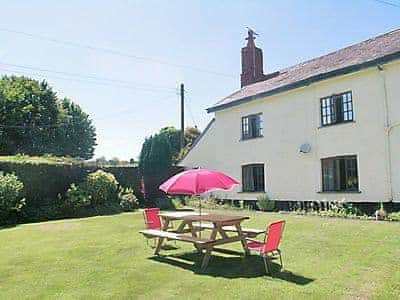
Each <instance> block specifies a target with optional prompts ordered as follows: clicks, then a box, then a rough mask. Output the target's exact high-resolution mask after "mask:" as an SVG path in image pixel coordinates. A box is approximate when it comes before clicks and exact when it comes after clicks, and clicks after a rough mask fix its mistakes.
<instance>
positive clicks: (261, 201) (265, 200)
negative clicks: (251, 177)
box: [257, 194, 275, 211]
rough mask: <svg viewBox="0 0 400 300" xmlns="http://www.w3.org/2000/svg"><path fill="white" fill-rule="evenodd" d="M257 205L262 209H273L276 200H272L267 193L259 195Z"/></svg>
mask: <svg viewBox="0 0 400 300" xmlns="http://www.w3.org/2000/svg"><path fill="white" fill-rule="evenodd" d="M257 207H258V209H259V210H262V211H273V210H274V209H275V201H273V200H271V199H270V198H269V196H268V195H267V194H264V195H262V196H259V197H257Z"/></svg>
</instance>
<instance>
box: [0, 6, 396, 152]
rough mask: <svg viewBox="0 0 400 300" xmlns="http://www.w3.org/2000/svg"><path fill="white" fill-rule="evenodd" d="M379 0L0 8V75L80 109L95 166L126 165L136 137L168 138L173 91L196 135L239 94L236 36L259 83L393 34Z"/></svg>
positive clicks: (392, 12) (389, 13) (174, 117)
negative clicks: (163, 133)
mask: <svg viewBox="0 0 400 300" xmlns="http://www.w3.org/2000/svg"><path fill="white" fill-rule="evenodd" d="M389 1H390V2H392V3H394V5H388V4H384V3H382V2H379V1H376V0H354V1H345V0H341V1H339V0H319V1H293V0H279V1H228V0H225V1H211V0H209V1H188V0H186V1H166V0H165V1H149V0H147V1H144V0H142V1H122V0H114V1H77V0H69V1H66V0H65V1H50V0H48V1H44V0H42V1H41V0H36V1H22V0H13V1H11V0H8V1H2V4H1V10H0V20H1V23H0V74H1V75H3V74H12V73H14V74H23V75H28V76H30V77H33V78H36V79H46V80H47V81H48V82H49V83H50V84H51V85H52V86H53V88H54V90H55V91H57V93H58V95H59V96H61V97H64V96H67V97H69V98H71V99H72V100H73V101H75V102H77V103H78V104H79V105H81V106H82V107H83V109H84V110H85V111H86V112H88V113H89V114H90V116H91V118H92V119H93V121H94V124H95V126H96V128H97V135H98V146H97V149H96V157H98V156H102V155H105V156H106V157H108V158H111V157H113V156H117V157H119V158H122V159H129V158H131V157H134V158H136V157H137V156H138V153H139V152H140V148H141V144H142V142H143V140H144V138H145V137H146V136H148V135H150V134H152V133H154V132H156V131H158V130H159V129H160V128H161V127H163V126H167V125H173V126H176V127H179V100H178V96H177V95H176V88H177V86H178V84H179V83H180V82H184V83H185V86H186V89H187V91H188V93H187V102H188V106H189V108H190V110H189V108H188V110H187V113H186V116H187V118H186V123H187V125H194V124H197V125H198V126H199V128H200V129H203V128H204V127H205V126H206V124H207V123H208V121H209V120H210V119H211V118H212V115H209V114H207V113H206V112H205V108H206V107H208V106H210V105H211V104H213V103H214V102H216V101H218V100H219V99H221V98H223V97H224V96H226V95H228V94H230V93H232V92H233V91H235V90H236V89H238V88H239V87H240V48H241V47H243V46H244V43H245V41H244V37H245V35H246V29H245V27H246V26H250V27H252V28H253V29H255V31H256V32H258V33H259V34H260V36H259V37H258V39H257V40H256V44H257V46H258V47H261V48H262V49H263V51H264V71H265V72H266V73H267V72H272V71H274V70H278V69H280V68H283V67H286V66H290V65H293V64H296V63H299V62H301V61H304V60H306V59H310V58H313V57H316V56H320V55H323V54H326V53H328V52H331V51H334V50H337V49H339V48H342V47H345V46H348V45H350V44H353V43H356V42H360V41H362V40H365V39H368V38H370V37H373V36H375V35H378V34H381V33H384V32H387V31H390V30H393V29H396V28H399V27H400V0H388V2H389ZM16 32H24V33H28V34H30V35H27V34H22V33H16ZM51 39H53V41H52V40H51ZM54 39H55V41H54ZM61 41H63V42H72V43H63V42H61ZM84 45H86V46H88V47H83V46H84ZM93 48H96V49H93ZM100 49H111V50H114V51H116V52H117V53H116V52H111V51H108V52H107V51H103V50H100ZM120 53H122V54H123V55H120ZM178 65H180V66H178ZM181 65H183V66H184V67H182V66H181ZM22 67H24V68H22ZM44 69H45V70H50V71H57V72H62V73H54V72H46V71H44ZM199 69H201V70H199ZM65 73H73V74H68V75H67V74H65ZM215 73H218V74H215ZM94 77H96V78H94ZM99 78H101V79H99ZM104 79H107V80H104ZM121 81H123V82H121Z"/></svg>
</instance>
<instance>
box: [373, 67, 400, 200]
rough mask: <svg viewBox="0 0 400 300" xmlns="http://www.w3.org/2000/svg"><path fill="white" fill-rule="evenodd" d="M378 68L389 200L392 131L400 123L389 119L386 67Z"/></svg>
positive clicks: (390, 198)
mask: <svg viewBox="0 0 400 300" xmlns="http://www.w3.org/2000/svg"><path fill="white" fill-rule="evenodd" d="M377 68H378V70H379V72H380V74H381V75H382V82H383V106H384V114H385V126H384V128H385V134H386V138H387V143H386V146H387V162H386V170H387V178H388V185H389V201H393V182H392V153H391V143H390V142H391V141H390V133H391V131H392V129H393V128H395V127H397V126H399V125H400V123H397V124H392V125H390V119H389V102H388V93H387V85H386V73H385V69H384V68H383V66H382V65H377Z"/></svg>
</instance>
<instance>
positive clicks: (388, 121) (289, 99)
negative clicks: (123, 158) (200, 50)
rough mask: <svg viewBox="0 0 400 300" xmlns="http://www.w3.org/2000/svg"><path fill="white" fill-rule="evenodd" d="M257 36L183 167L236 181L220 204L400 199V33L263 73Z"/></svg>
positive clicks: (220, 194)
mask: <svg viewBox="0 0 400 300" xmlns="http://www.w3.org/2000/svg"><path fill="white" fill-rule="evenodd" d="M254 39H255V37H254V35H253V32H252V31H249V35H248V37H247V45H246V47H244V48H243V49H242V74H241V86H242V87H241V89H240V90H238V91H237V92H235V93H233V94H232V95H230V96H228V97H226V98H224V99H222V100H221V101H219V102H217V103H216V104H215V105H213V106H211V107H210V108H208V109H207V110H208V112H209V113H214V118H213V120H212V121H211V122H210V123H209V125H208V126H207V128H206V130H205V131H204V132H203V134H202V136H201V137H200V138H199V139H198V140H197V141H196V143H195V144H194V146H193V147H192V149H191V150H190V151H189V153H188V154H187V155H186V157H185V158H184V159H183V160H182V161H181V165H182V166H184V167H186V168H195V167H201V168H210V169H217V170H220V171H223V172H226V173H227V174H230V175H231V176H233V177H234V178H236V179H238V180H240V182H241V184H240V186H238V187H237V188H235V189H233V190H232V191H229V192H218V193H217V195H216V196H217V197H220V198H224V199H238V200H239V199H242V200H254V199H256V198H257V197H258V196H259V195H261V194H263V193H267V194H268V195H269V196H270V197H271V198H272V199H275V200H281V201H338V200H343V201H348V202H389V201H393V202H400V30H395V31H392V32H389V33H386V34H384V35H381V36H378V37H375V38H372V39H369V40H367V41H364V42H362V43H359V44H356V45H352V46H350V47H347V48H344V49H341V50H338V51H336V52H333V53H330V54H328V55H325V56H321V57H319V58H316V59H312V60H310V61H306V62H304V63H301V64H298V65H295V66H292V67H289V68H286V69H283V70H280V71H277V72H274V73H271V74H267V75H265V74H264V73H263V69H262V52H261V49H259V48H257V47H256V46H255V44H254Z"/></svg>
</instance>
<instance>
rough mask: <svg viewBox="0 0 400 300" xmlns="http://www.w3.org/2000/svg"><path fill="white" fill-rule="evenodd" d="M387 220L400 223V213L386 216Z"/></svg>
mask: <svg viewBox="0 0 400 300" xmlns="http://www.w3.org/2000/svg"><path fill="white" fill-rule="evenodd" d="M386 220H388V221H398V222H399V221H400V211H398V212H392V213H390V214H388V215H387V216H386Z"/></svg>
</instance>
